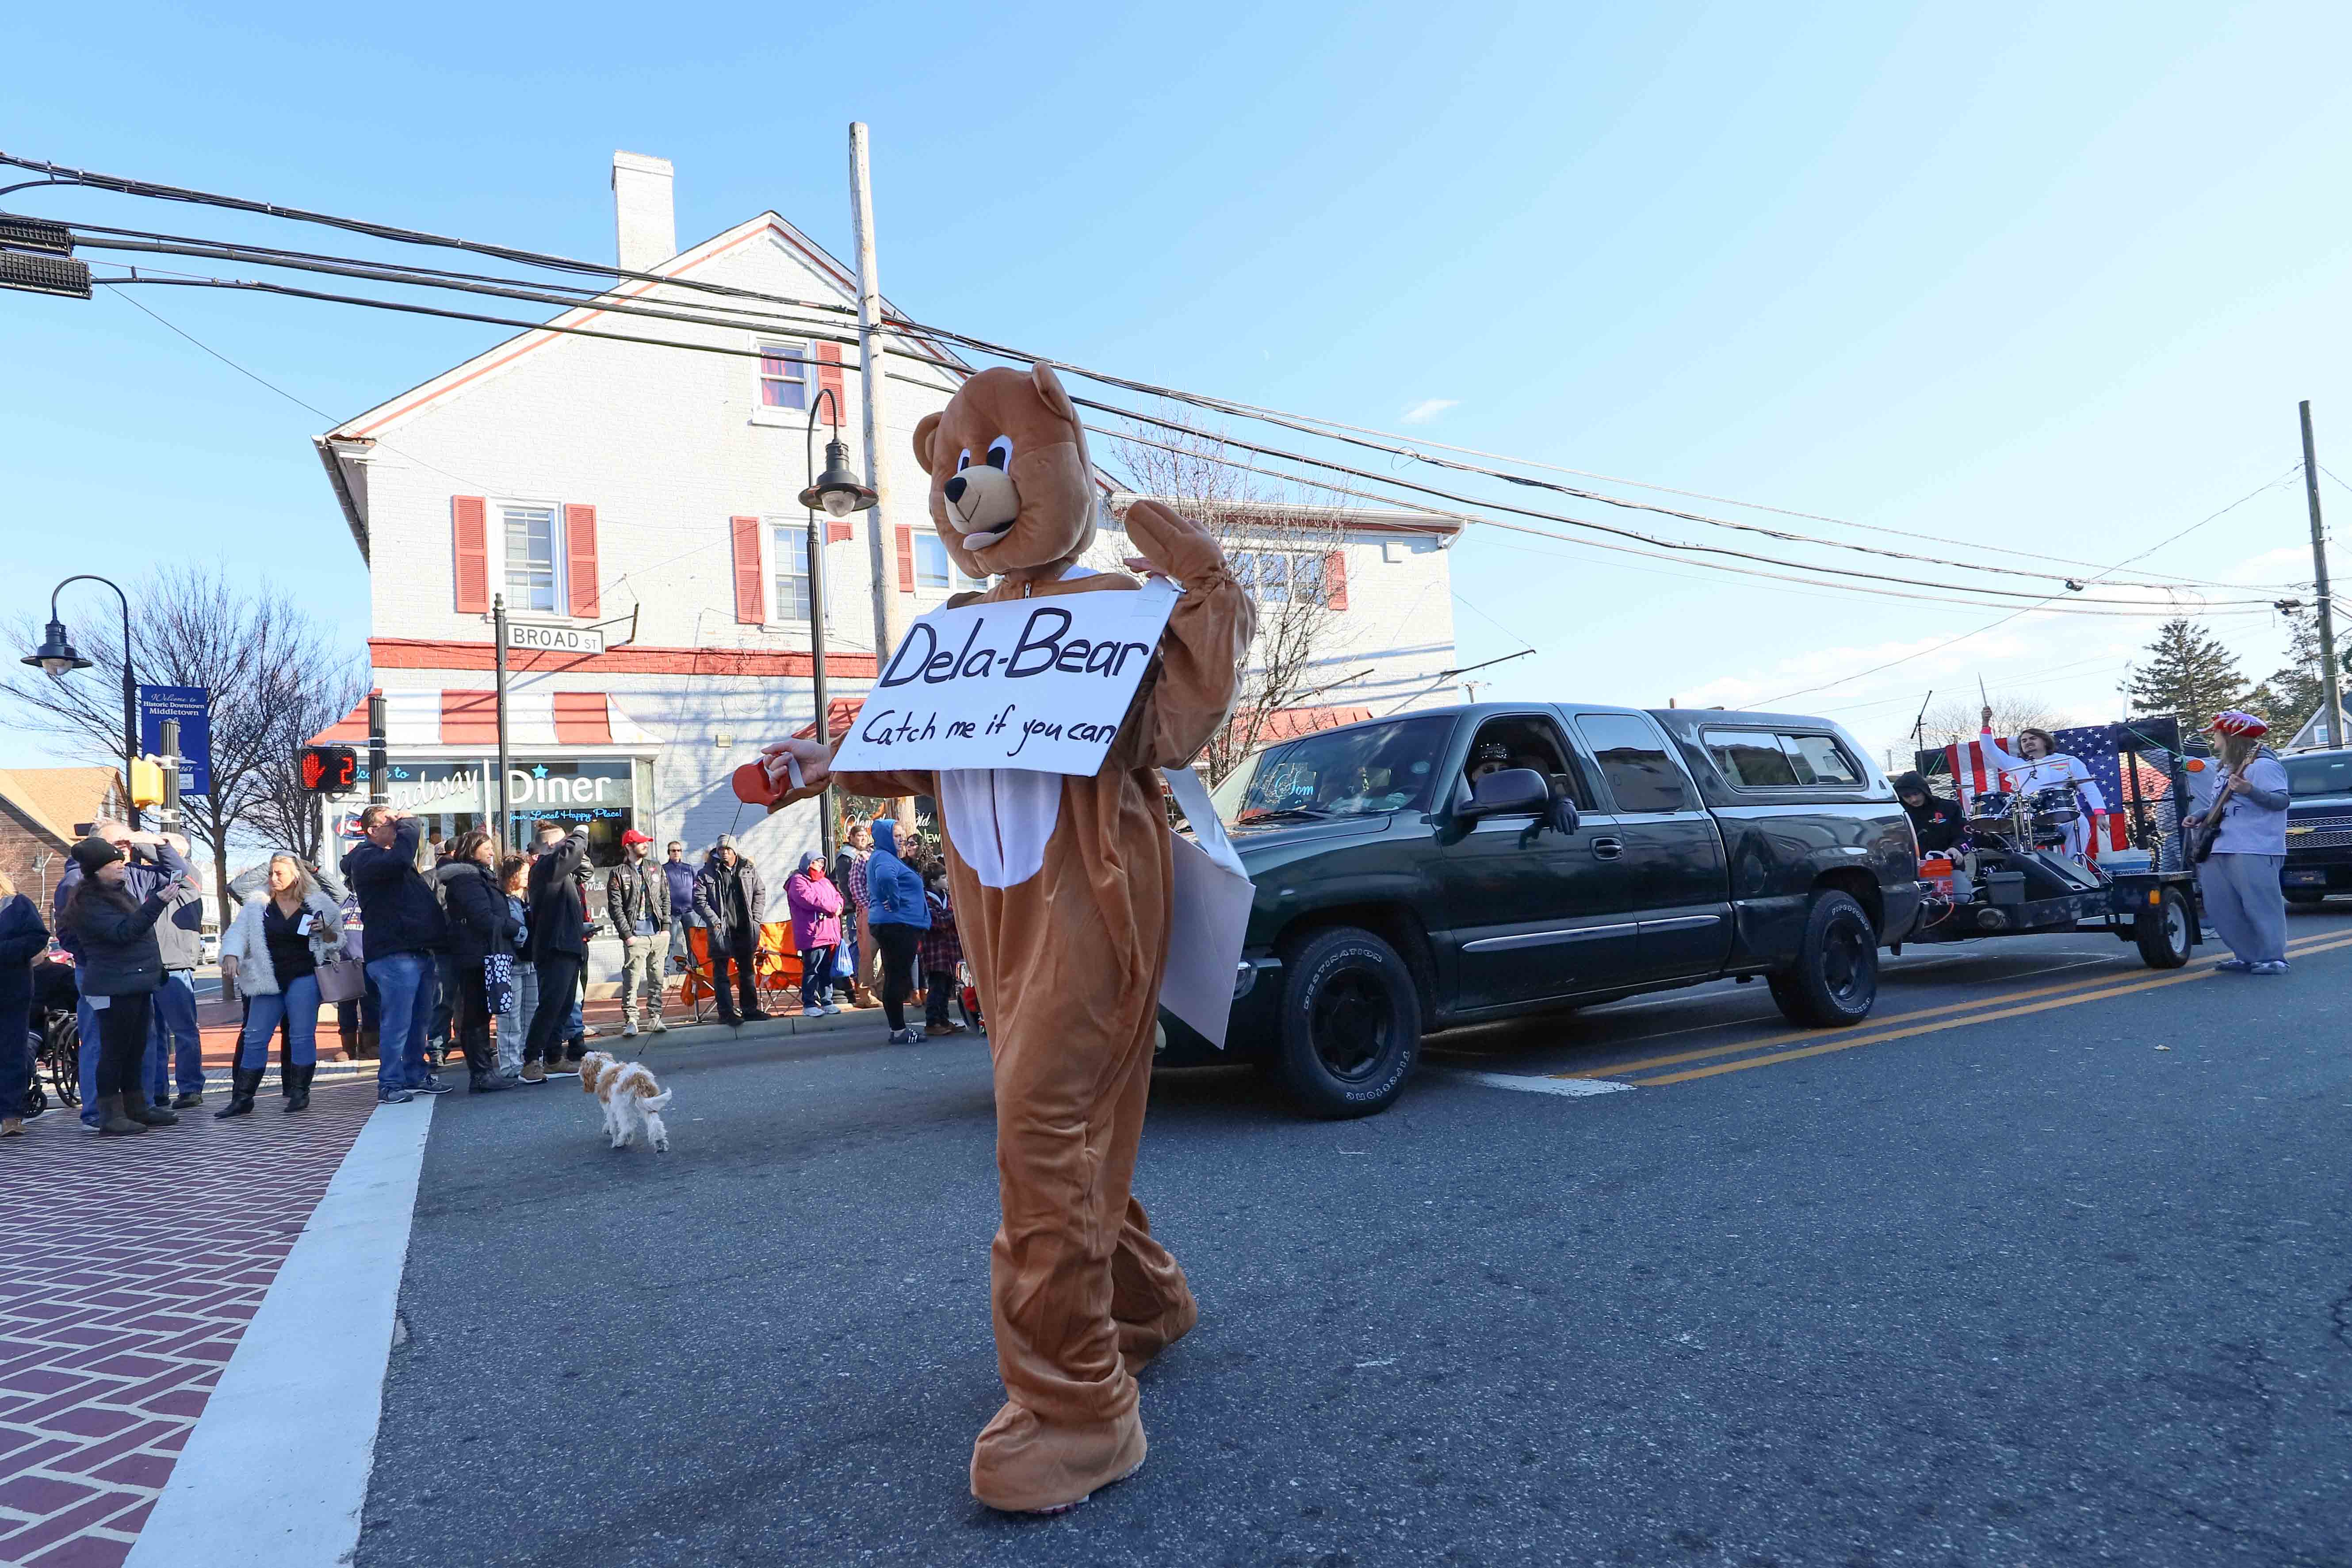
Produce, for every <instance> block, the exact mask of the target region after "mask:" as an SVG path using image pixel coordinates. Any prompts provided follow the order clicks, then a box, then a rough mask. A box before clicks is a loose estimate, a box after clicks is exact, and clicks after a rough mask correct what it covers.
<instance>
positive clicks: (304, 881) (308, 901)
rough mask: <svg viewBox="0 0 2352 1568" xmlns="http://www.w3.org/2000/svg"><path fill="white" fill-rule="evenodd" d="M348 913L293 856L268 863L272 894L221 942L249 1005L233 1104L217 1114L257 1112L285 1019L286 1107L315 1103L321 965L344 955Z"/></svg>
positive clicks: (224, 974) (246, 911)
mask: <svg viewBox="0 0 2352 1568" xmlns="http://www.w3.org/2000/svg"><path fill="white" fill-rule="evenodd" d="M342 945H343V916H342V911H341V910H340V909H338V908H337V907H336V905H335V901H334V900H332V899H330V898H329V897H327V895H326V894H324V893H322V892H320V890H319V887H318V884H317V883H315V882H313V881H312V880H311V879H310V872H309V871H307V870H305V869H304V868H303V866H302V863H301V862H300V861H299V860H297V859H296V858H294V857H293V856H291V855H273V856H271V857H270V858H269V896H268V898H266V899H256V900H252V901H251V902H250V903H248V904H247V905H246V906H245V908H243V909H241V910H238V911H237V914H236V920H235V921H231V922H230V924H229V928H228V931H226V934H224V935H223V936H222V938H221V978H222V980H223V981H224V982H225V983H228V984H235V985H236V989H237V992H238V994H240V995H242V996H244V997H245V998H246V1001H247V1008H246V1015H245V1033H244V1035H243V1036H242V1037H240V1038H239V1040H238V1042H237V1052H236V1067H235V1068H234V1071H233V1074H232V1077H231V1084H230V1091H229V1101H228V1104H227V1105H226V1106H224V1107H223V1108H221V1109H220V1110H216V1111H215V1112H213V1115H214V1118H215V1120H218V1121H226V1119H228V1118H229V1117H232V1116H244V1115H247V1114H249V1113H250V1112H251V1111H252V1110H253V1097H254V1094H255V1092H256V1091H257V1090H258V1089H260V1088H261V1075H262V1072H263V1071H264V1069H266V1068H268V1066H269V1037H270V1036H272V1035H274V1034H276V1033H277V1032H278V1022H279V1020H280V1019H283V1020H285V1023H286V1031H287V1036H288V1040H287V1059H286V1064H285V1078H286V1109H287V1110H289V1111H291V1110H304V1109H306V1108H307V1107H308V1106H309V1105H310V1079H311V1077H312V1075H313V1074H315V1073H316V1072H317V1071H318V1070H319V1069H318V1064H319V1042H318V1037H319V981H318V968H319V965H320V964H321V963H325V962H326V961H327V960H328V959H330V958H331V957H333V956H334V955H335V954H336V953H337V952H341V950H342Z"/></svg>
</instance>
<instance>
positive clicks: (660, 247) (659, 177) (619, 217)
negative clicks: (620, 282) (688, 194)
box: [613, 152, 677, 272]
mask: <svg viewBox="0 0 2352 1568" xmlns="http://www.w3.org/2000/svg"><path fill="white" fill-rule="evenodd" d="M670 174H671V171H670V166H669V160H668V159H667V158H654V157H648V156H647V155H646V154H645V153H619V152H616V153H614V154H613V218H614V226H615V228H616V229H617V230H618V231H619V235H620V260H621V266H622V267H623V268H624V269H625V270H627V271H630V272H650V271H652V270H653V269H654V268H656V267H659V266H660V265H661V264H662V263H663V262H665V261H667V260H668V259H669V258H671V257H673V256H676V255H677V212H676V210H675V209H674V208H673V207H672V205H671V203H670Z"/></svg>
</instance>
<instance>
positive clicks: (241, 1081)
mask: <svg viewBox="0 0 2352 1568" xmlns="http://www.w3.org/2000/svg"><path fill="white" fill-rule="evenodd" d="M261 1071H262V1069H261V1068H233V1069H232V1070H231V1071H230V1073H229V1089H228V1103H227V1104H226V1105H224V1106H222V1107H221V1108H220V1109H219V1110H215V1111H214V1112H213V1120H214V1121H227V1120H228V1119H229V1118H230V1117H232V1116H250V1115H252V1114H253V1097H254V1096H255V1095H257V1094H258V1093H260V1092H261Z"/></svg>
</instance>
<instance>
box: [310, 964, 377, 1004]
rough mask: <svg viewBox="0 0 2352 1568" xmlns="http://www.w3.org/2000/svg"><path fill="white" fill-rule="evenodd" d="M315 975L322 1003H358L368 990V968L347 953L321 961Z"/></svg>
mask: <svg viewBox="0 0 2352 1568" xmlns="http://www.w3.org/2000/svg"><path fill="white" fill-rule="evenodd" d="M313 973H314V974H315V976H316V977H317V979H318V982H319V1000H320V1001H321V1002H356V1001H358V1000H359V999H360V996H361V994H362V993H364V992H365V991H366V990H367V966H366V965H365V964H363V963H361V962H360V961H359V960H358V959H356V958H353V957H351V956H350V955H349V954H346V953H338V954H336V955H335V956H334V957H332V958H329V959H322V960H320V963H318V965H317V966H316V968H315V969H314V971H313Z"/></svg>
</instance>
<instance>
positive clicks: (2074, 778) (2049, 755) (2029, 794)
mask: <svg viewBox="0 0 2352 1568" xmlns="http://www.w3.org/2000/svg"><path fill="white" fill-rule="evenodd" d="M1982 721H1983V724H1984V733H1983V734H1982V735H1979V737H1978V738H1977V743H1978V744H1979V745H1980V746H1982V747H1983V748H1984V756H1985V761H1986V762H1987V763H1990V764H1991V765H1992V766H1994V767H1996V768H1999V769H2000V771H2001V772H2002V773H2007V774H2008V775H2009V778H2010V787H2011V789H2014V790H2015V791H2016V792H2017V794H2018V795H2019V796H2020V798H2021V799H2023V800H2025V801H2026V802H2027V803H2029V805H2030V804H2031V803H2032V799H2033V797H2034V796H2035V795H2038V794H2040V793H2041V792H2042V791H2043V790H2045V789H2063V790H2067V791H2069V792H2070V793H2072V794H2073V795H2074V798H2075V801H2076V803H2077V805H2079V806H2080V810H2079V811H2078V812H2077V814H2076V816H2075V817H2074V821H2072V822H2070V823H2068V824H2067V825H2066V842H2065V846H2064V847H2065V850H2066V853H2067V855H2068V856H2069V857H2070V858H2074V859H2075V860H2080V859H2082V858H2083V852H2084V850H2085V849H2087V848H2089V847H2090V844H2091V830H2092V819H2093V818H2094V817H2100V816H2105V815H2106V814H2107V801H2106V797H2105V795H2101V794H2100V793H2099V786H2098V784H2096V783H2095V782H2094V781H2093V779H2092V777H2091V770H2090V769H2088V768H2086V767H2084V765H2083V763H2082V760H2081V759H2080V758H2078V757H2074V756H2072V755H2070V754H2068V753H2067V752H2062V751H2060V750H2059V749H2058V742H2055V741H2053V740H2052V739H2051V738H2050V731H2047V730H2041V729H2024V730H2020V731H2018V732H2017V750H2016V751H2015V752H2011V751H2010V750H2009V749H2008V748H2007V747H2006V746H2003V745H2002V744H2001V743H2000V742H1999V741H1997V740H1995V739H1993V733H1992V709H1991V708H1990V706H1987V707H1986V708H1985V709H1984V710H1983V715H1982Z"/></svg>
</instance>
